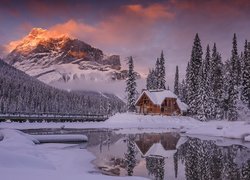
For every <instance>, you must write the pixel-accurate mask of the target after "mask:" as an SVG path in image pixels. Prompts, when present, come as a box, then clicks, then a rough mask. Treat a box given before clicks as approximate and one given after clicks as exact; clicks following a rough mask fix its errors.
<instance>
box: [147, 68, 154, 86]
mask: <svg viewBox="0 0 250 180" xmlns="http://www.w3.org/2000/svg"><path fill="white" fill-rule="evenodd" d="M153 76H154V71H153V70H151V69H149V72H148V76H147V79H146V83H147V84H146V87H147V90H152V89H154V82H153V80H154V77H153Z"/></svg>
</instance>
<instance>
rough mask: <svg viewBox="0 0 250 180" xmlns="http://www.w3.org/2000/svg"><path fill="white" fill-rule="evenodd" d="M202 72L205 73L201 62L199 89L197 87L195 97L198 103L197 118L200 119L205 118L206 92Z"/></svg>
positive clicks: (203, 119) (204, 119)
mask: <svg viewBox="0 0 250 180" xmlns="http://www.w3.org/2000/svg"><path fill="white" fill-rule="evenodd" d="M204 73H205V68H204V64H202V67H201V68H200V72H199V89H198V99H197V101H198V104H199V106H198V107H197V118H198V119H199V120H200V121H206V120H207V116H206V108H207V105H206V103H207V101H206V99H207V94H206V89H205V84H206V77H205V75H204Z"/></svg>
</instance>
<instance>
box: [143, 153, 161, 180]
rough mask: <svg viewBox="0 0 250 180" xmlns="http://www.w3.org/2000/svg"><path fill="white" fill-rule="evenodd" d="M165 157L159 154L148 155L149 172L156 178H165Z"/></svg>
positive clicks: (159, 179)
mask: <svg viewBox="0 0 250 180" xmlns="http://www.w3.org/2000/svg"><path fill="white" fill-rule="evenodd" d="M164 166H165V161H164V157H162V156H158V155H150V156H146V167H147V170H148V174H149V175H150V176H153V177H154V178H155V179H156V180H163V179H164Z"/></svg>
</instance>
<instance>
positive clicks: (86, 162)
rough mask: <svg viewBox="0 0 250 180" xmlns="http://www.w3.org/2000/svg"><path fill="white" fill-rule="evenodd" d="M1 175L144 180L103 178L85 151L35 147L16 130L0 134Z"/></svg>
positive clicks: (8, 178) (23, 179)
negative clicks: (0, 135)
mask: <svg viewBox="0 0 250 180" xmlns="http://www.w3.org/2000/svg"><path fill="white" fill-rule="evenodd" d="M0 134H2V135H3V137H4V139H3V140H2V141H0V174H1V179H2V180H14V179H17V180H29V179H36V180H44V179H46V180H50V179H51V180H52V179H53V180H55V179H58V180H69V179H72V180H78V179H79V180H83V179H102V180H106V179H109V180H112V179H121V180H122V179H131V180H139V179H145V178H141V177H130V178H128V177H113V176H104V175H101V174H99V173H97V172H96V170H95V169H94V167H93V165H92V164H91V161H92V160H93V159H94V158H95V157H94V156H93V155H92V154H91V153H90V152H88V151H87V150H85V149H79V148H77V146H75V145H72V144H71V145H69V144H43V145H35V144H34V143H33V139H32V137H30V136H27V135H25V134H24V133H21V132H19V131H16V130H9V129H5V130H0Z"/></svg>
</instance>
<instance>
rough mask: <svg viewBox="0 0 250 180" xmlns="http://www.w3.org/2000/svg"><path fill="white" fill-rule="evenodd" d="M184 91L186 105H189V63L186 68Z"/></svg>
mask: <svg viewBox="0 0 250 180" xmlns="http://www.w3.org/2000/svg"><path fill="white" fill-rule="evenodd" d="M185 78H186V90H187V95H186V103H187V104H190V103H191V98H190V96H191V92H190V91H189V90H190V89H191V88H190V81H191V77H190V65H189V62H188V64H187V68H186V77H185Z"/></svg>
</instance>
